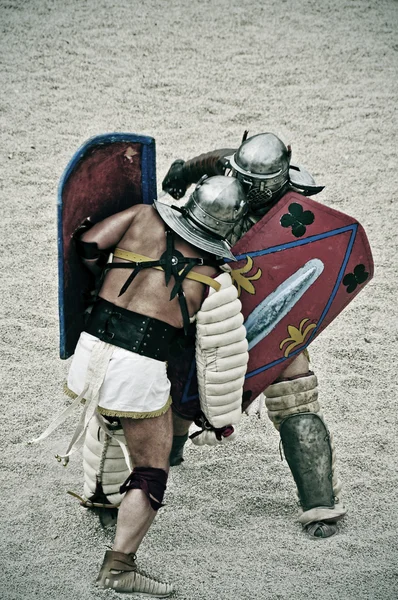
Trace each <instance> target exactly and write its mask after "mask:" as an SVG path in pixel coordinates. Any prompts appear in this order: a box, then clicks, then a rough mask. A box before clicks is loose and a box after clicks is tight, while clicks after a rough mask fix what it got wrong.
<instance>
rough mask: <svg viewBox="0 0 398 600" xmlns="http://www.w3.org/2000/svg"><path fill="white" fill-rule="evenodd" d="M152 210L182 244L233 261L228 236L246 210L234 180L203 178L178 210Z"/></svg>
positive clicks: (159, 204) (159, 207)
mask: <svg viewBox="0 0 398 600" xmlns="http://www.w3.org/2000/svg"><path fill="white" fill-rule="evenodd" d="M155 207H156V209H157V211H158V213H159V215H160V216H161V218H162V219H163V221H165V222H166V223H167V225H169V227H170V228H171V229H172V230H173V231H175V232H176V233H177V234H178V235H180V236H181V237H182V238H184V240H186V241H187V242H189V243H190V244H192V245H193V246H197V247H198V248H201V249H202V250H205V251H206V252H209V253H211V254H214V255H216V256H222V257H226V258H230V259H231V260H234V258H235V257H234V255H233V254H232V252H231V250H230V244H229V243H228V241H227V240H228V236H229V235H230V234H231V232H232V230H233V229H234V228H235V225H236V224H237V223H238V221H240V220H241V219H242V218H243V217H244V215H245V214H246V213H247V210H248V204H247V199H246V194H245V191H244V189H243V187H242V185H241V183H240V182H239V181H238V180H237V179H232V178H231V177H224V176H223V175H216V176H215V177H207V176H206V175H205V176H204V177H202V179H201V180H200V181H199V183H198V184H197V186H196V187H195V190H194V192H193V193H192V194H191V196H190V197H189V199H188V201H187V203H186V204H185V206H183V207H182V208H179V207H177V206H169V205H168V204H164V203H162V202H157V201H155Z"/></svg>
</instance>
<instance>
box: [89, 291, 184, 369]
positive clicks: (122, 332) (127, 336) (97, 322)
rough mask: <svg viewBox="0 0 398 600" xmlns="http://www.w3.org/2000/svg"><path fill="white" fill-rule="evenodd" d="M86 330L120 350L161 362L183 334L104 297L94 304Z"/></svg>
mask: <svg viewBox="0 0 398 600" xmlns="http://www.w3.org/2000/svg"><path fill="white" fill-rule="evenodd" d="M84 331H87V333H91V335H95V336H96V337H97V338H99V339H100V340H102V341H104V342H108V343H109V344H113V345H114V346H118V347H119V348H124V349H125V350H130V352H136V353H137V354H141V355H143V356H148V357H149V358H155V359H156V360H161V361H166V360H167V359H168V356H169V348H170V344H171V342H172V341H173V340H174V339H175V338H176V337H177V336H179V335H181V332H182V330H181V329H178V328H177V327H173V326H172V325H169V324H168V323H165V322H163V321H159V320H158V319H153V318H152V317H146V316H144V315H140V314H139V313H136V312H133V311H131V310H126V309H125V308H121V307H119V306H116V305H115V304H112V302H108V301H107V300H104V299H103V298H99V299H98V300H97V302H96V303H95V304H94V306H93V309H92V311H91V314H90V316H89V318H88V320H87V323H86V324H85V326H84Z"/></svg>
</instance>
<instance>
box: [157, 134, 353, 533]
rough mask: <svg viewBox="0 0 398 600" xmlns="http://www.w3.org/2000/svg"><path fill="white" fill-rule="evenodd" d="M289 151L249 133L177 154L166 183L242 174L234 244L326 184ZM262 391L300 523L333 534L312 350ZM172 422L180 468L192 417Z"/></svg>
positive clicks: (179, 187)
mask: <svg viewBox="0 0 398 600" xmlns="http://www.w3.org/2000/svg"><path fill="white" fill-rule="evenodd" d="M291 157H292V151H291V147H290V146H286V145H285V144H284V142H283V141H282V140H281V139H279V138H278V137H277V136H276V135H274V134H273V133H269V132H268V133H261V134H257V135H254V136H252V137H248V132H247V131H245V133H244V135H243V138H242V142H241V145H240V146H239V148H223V149H220V150H214V151H211V152H207V153H205V154H201V155H200V156H197V157H195V158H192V159H189V160H187V161H184V160H183V159H177V160H175V161H174V162H173V163H172V165H171V167H170V168H169V171H168V173H167V174H166V176H165V178H164V180H163V182H162V188H163V190H164V191H165V192H167V193H168V194H170V195H171V196H172V197H173V198H175V199H177V200H178V199H181V198H183V197H184V195H185V193H186V191H187V189H188V188H189V186H190V185H191V184H192V183H195V182H196V181H197V180H198V179H200V177H202V176H203V175H204V174H207V175H208V176H214V175H227V176H231V177H233V178H235V179H237V180H238V181H239V182H240V183H241V184H242V186H243V188H244V190H245V193H246V196H247V200H248V207H249V210H248V212H247V214H246V215H245V216H244V218H242V219H241V220H240V221H239V223H237V226H236V227H235V228H234V230H233V232H232V234H231V236H230V238H229V240H230V242H231V245H232V248H233V245H234V244H235V243H236V242H237V241H238V240H239V239H240V238H241V237H242V236H244V234H245V233H246V232H247V231H249V229H250V228H251V227H252V226H253V225H255V224H256V223H257V222H258V221H260V220H261V219H262V217H263V216H264V215H265V214H267V212H268V211H269V210H270V209H271V208H272V207H273V206H275V205H276V204H277V203H278V201H279V200H281V199H282V198H283V196H284V195H285V194H286V193H288V192H289V191H294V192H297V193H300V194H302V195H304V196H312V195H314V194H318V193H319V192H321V191H322V190H323V186H318V185H317V184H316V183H315V181H314V178H313V177H312V175H311V174H310V173H309V172H308V171H307V170H306V169H305V168H304V167H302V166H300V165H297V164H294V163H293V162H292V160H291ZM264 396H265V405H266V407H267V413H268V416H269V418H270V420H271V421H272V423H273V424H274V426H275V428H276V429H277V430H278V431H279V433H280V439H281V447H282V448H283V453H284V456H285V458H286V461H287V463H288V465H289V468H290V470H291V473H292V475H293V477H294V480H295V483H296V487H297V496H298V500H299V507H300V509H299V522H300V523H301V524H302V526H303V529H304V531H305V532H306V533H307V534H308V535H309V536H310V537H316V538H327V537H330V536H331V535H333V534H335V533H336V532H337V522H338V521H339V520H340V519H341V518H342V517H343V516H344V515H345V514H346V509H345V507H344V505H343V500H342V495H341V488H342V485H341V482H340V479H339V477H338V475H337V471H336V464H335V463H336V455H335V447H334V442H333V436H332V433H331V432H330V431H329V429H328V428H327V425H326V423H325V420H324V417H323V414H322V412H321V407H320V404H319V400H318V382H317V377H316V375H315V374H314V372H313V371H312V370H311V369H310V364H309V355H308V353H307V352H306V351H305V352H303V353H301V354H299V355H298V356H297V357H296V358H295V359H294V361H293V362H291V363H290V364H289V366H287V368H285V370H284V371H283V372H282V373H281V374H280V376H279V377H278V379H277V380H276V381H275V382H274V383H273V384H272V385H270V386H269V387H268V388H267V389H266V390H264ZM173 422H174V438H173V447H172V453H171V457H170V464H171V465H172V466H175V465H179V464H181V463H182V461H183V460H184V458H183V450H184V445H185V443H186V441H187V439H188V430H189V427H190V422H189V421H188V420H186V419H183V418H181V417H180V415H178V414H176V413H174V414H173Z"/></svg>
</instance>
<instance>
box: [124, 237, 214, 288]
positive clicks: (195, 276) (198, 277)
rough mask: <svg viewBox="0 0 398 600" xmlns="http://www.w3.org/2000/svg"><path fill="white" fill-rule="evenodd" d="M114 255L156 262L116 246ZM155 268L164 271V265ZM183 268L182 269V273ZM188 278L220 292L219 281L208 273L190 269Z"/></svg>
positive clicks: (129, 259) (130, 260)
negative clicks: (203, 273)
mask: <svg viewBox="0 0 398 600" xmlns="http://www.w3.org/2000/svg"><path fill="white" fill-rule="evenodd" d="M113 256H114V257H115V258H124V260H128V261H129V262H132V263H140V262H156V261H155V259H154V258H149V257H148V256H143V255H142V254H136V253H135V252H129V251H128V250H122V248H116V249H115V251H114V253H113ZM152 268H153V269H157V270H158V271H163V270H164V269H163V267H160V266H157V267H156V266H155V267H152ZM181 272H182V270H181V271H180V273H181ZM186 278H187V279H192V280H193V281H198V282H199V283H203V284H204V285H208V286H210V287H212V288H213V289H215V290H216V292H218V290H219V289H220V287H221V286H220V284H219V283H218V281H216V280H215V279H213V278H212V277H209V276H208V275H202V274H201V273H196V271H190V272H189V273H188V274H187V275H186Z"/></svg>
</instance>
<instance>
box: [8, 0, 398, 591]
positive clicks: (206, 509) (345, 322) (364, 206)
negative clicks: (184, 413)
mask: <svg viewBox="0 0 398 600" xmlns="http://www.w3.org/2000/svg"><path fill="white" fill-rule="evenodd" d="M0 24H1V36H0V61H1V74H0V126H1V132H2V144H1V149H0V194H1V198H0V207H1V208H0V211H1V219H0V227H1V237H0V245H1V250H2V285H1V297H2V298H1V300H2V301H1V363H2V368H1V371H2V384H1V391H2V400H1V402H2V414H3V419H2V422H3V429H2V430H3V433H2V436H1V441H0V444H1V456H2V461H1V481H2V484H1V497H2V500H3V513H2V519H1V525H0V530H1V538H2V548H3V549H2V557H1V559H0V561H1V569H0V590H1V592H0V596H1V598H3V599H4V600H22V599H24V600H25V599H26V600H31V599H40V600H54V599H57V600H69V599H70V598H82V599H84V600H94V599H101V598H109V599H110V598H116V597H117V595H116V594H115V593H114V592H104V591H98V590H96V588H95V587H94V586H93V580H94V579H95V577H96V574H97V571H98V568H99V565H100V563H101V560H102V556H103V552H104V550H105V549H106V547H107V546H108V545H109V544H110V543H111V541H112V532H111V531H107V532H103V530H102V529H101V527H100V526H99V523H98V521H97V520H96V518H95V517H94V516H93V515H91V514H90V513H88V512H86V511H85V510H83V509H81V508H80V507H79V505H78V503H77V502H75V501H73V499H72V498H70V497H69V496H67V495H66V493H65V492H66V490H74V491H76V492H81V491H82V468H81V460H80V459H79V457H78V456H76V457H75V458H74V459H73V460H72V461H71V463H70V465H69V466H68V468H67V469H63V468H62V467H61V466H60V465H59V464H58V463H57V462H56V461H55V459H54V458H53V456H54V454H55V453H56V452H58V451H60V450H63V449H64V448H65V445H66V442H67V440H68V436H69V435H70V433H71V430H72V423H67V424H65V426H64V427H62V428H61V429H59V430H58V431H57V432H56V433H55V434H54V435H53V436H52V437H50V438H48V439H47V440H46V441H45V442H44V443H43V444H42V445H40V446H36V447H32V446H27V445H26V440H28V439H31V438H32V437H35V436H37V435H38V434H39V433H40V432H41V431H42V430H43V428H44V427H45V426H46V424H47V423H48V422H49V420H50V418H51V417H52V416H53V415H55V414H56V413H58V412H59V411H60V410H62V409H63V408H64V407H65V406H67V404H68V402H69V400H68V399H67V398H66V397H65V396H64V394H63V381H64V378H65V374H66V372H67V369H68V362H67V361H66V362H62V361H60V360H59V358H58V315H57V236H56V193H57V184H58V181H59V178H60V176H61V174H62V172H63V169H64V168H65V166H66V164H67V162H68V161H69V159H70V158H71V156H72V155H73V153H74V152H75V151H76V150H77V148H78V147H79V146H80V145H81V144H82V143H83V142H84V141H85V140H86V139H87V138H89V137H91V136H93V135H96V134H99V133H103V132H112V131H130V132H134V133H140V134H147V135H151V136H153V137H154V138H155V139H156V144H157V173H158V183H159V182H160V181H161V180H162V178H163V177H164V175H165V173H166V171H167V168H168V166H169V164H170V162H171V161H172V160H173V159H175V158H178V157H181V158H185V159H187V158H189V157H191V156H194V155H195V154H199V153H201V152H205V151H207V150H210V149H213V148H217V147H235V146H237V145H238V144H239V142H240V139H241V136H242V133H243V130H244V129H249V131H250V133H251V134H255V133H260V132H264V131H273V132H275V133H277V134H279V135H280V136H281V137H282V138H283V139H284V141H285V142H286V143H290V144H291V145H292V148H293V156H294V159H295V160H296V161H297V162H299V163H302V164H303V165H305V166H306V167H307V168H308V169H309V170H310V171H311V172H312V173H313V175H314V176H315V178H316V180H317V181H318V182H319V183H322V184H324V185H325V186H326V189H325V190H324V191H323V192H322V194H321V195H320V196H318V199H319V201H320V202H323V203H325V204H327V205H329V206H332V207H334V208H337V209H339V210H341V211H345V212H347V213H348V214H351V215H352V216H354V217H355V218H357V219H358V220H359V221H360V222H361V223H362V224H363V226H364V227H365V229H366V231H367V234H368V237H369V240H370V243H371V246H372V250H373V254H374V260H375V277H374V279H373V281H372V282H370V283H369V285H368V286H367V287H366V289H365V290H364V291H363V292H362V293H361V294H360V295H359V296H358V297H357V298H356V300H355V301H354V302H353V303H352V304H351V305H350V306H349V307H348V309H347V310H346V311H345V312H344V313H343V314H342V315H340V317H339V318H338V319H337V320H336V321H334V323H333V324H332V325H331V326H330V327H329V328H328V329H327V330H326V331H325V332H324V333H323V335H321V336H320V337H319V339H318V340H316V341H315V342H314V344H313V345H312V351H311V355H312V360H313V369H314V370H315V371H316V373H317V375H318V378H319V382H320V400H321V403H322V406H323V412H324V414H325V417H326V419H327V422H328V425H329V426H330V428H331V430H332V431H333V432H334V436H335V442H336V447H337V461H338V462H337V466H338V469H339V471H340V474H341V478H342V479H343V481H344V497H345V502H346V504H347V506H348V509H349V513H348V516H347V517H346V519H345V520H344V521H343V522H342V523H341V525H340V531H339V534H338V535H336V536H335V537H333V538H331V539H329V540H326V541H322V540H317V541H314V540H310V539H307V538H306V537H305V535H304V534H303V533H302V532H301V527H300V525H299V524H298V523H297V520H296V510H297V507H296V498H295V493H294V485H293V480H292V478H291V476H290V474H289V471H288V467H287V465H286V462H281V460H280V456H279V451H278V435H277V432H276V431H275V430H274V429H273V426H272V424H271V423H270V422H269V421H268V419H267V417H266V416H265V415H264V417H263V418H262V419H257V418H256V417H246V418H244V419H243V422H242V425H241V428H240V431H241V435H240V437H239V440H238V441H237V442H236V443H234V444H231V445H230V446H227V447H225V448H218V449H213V450H211V449H196V448H194V447H192V446H189V447H188V448H187V451H186V462H185V464H184V465H183V466H182V467H180V468H177V469H173V471H172V475H171V478H170V484H169V489H168V493H167V498H166V501H167V505H166V507H165V508H164V509H163V510H162V511H161V512H160V513H159V518H158V520H157V521H156V522H155V525H154V526H153V528H152V529H151V530H150V532H149V534H148V536H147V538H146V539H145V540H144V543H143V545H142V548H141V549H140V552H139V561H140V565H141V566H142V567H143V568H145V569H146V570H148V571H149V572H151V573H153V574H155V575H157V576H159V577H163V578H165V579H166V580H168V581H173V582H174V584H175V586H176V589H177V591H176V594H175V597H176V598H178V599H181V600H230V599H231V598H232V597H234V598H239V599H240V600H254V599H265V598H270V599H272V600H275V599H288V598H295V599H296V600H335V599H338V600H365V599H366V600H393V599H395V598H397V596H398V569H397V557H398V552H397V546H398V542H397V529H398V511H397V510H396V505H397V500H398V499H397V484H398V482H397V468H396V463H397V404H396V398H397V361H396V359H397V342H398V329H397V323H398V302H397V269H396V261H397V235H396V233H397V227H398V218H397V208H396V204H397V197H396V196H397V192H396V190H397V178H396V173H397V167H396V165H397V147H398V140H397V111H396V101H397V75H398V73H397V71H398V69H397V67H398V64H397V51H398V37H397V25H398V5H397V3H396V2H394V1H393V0H374V1H370V0H362V1H360V0H330V1H328V2H325V3H321V2H318V1H316V0H303V2H300V3H299V2H294V1H293V0H285V1H281V2H271V0H263V2H258V1H257V2H253V0H240V1H239V2H238V1H237V0H229V2H226V1H225V0H219V1H218V2H216V1H215V0H207V1H206V0H203V1H202V2H192V0H191V1H189V0H170V1H167V2H166V1H165V0H160V1H159V2H155V1H154V0H143V1H142V2H134V1H132V0H129V1H127V0H113V1H105V0H97V1H96V2H95V1H94V0H84V1H81V2H78V1H77V0H63V1H62V2H61V1H60V0H30V1H23V0H9V1H6V0H0Z"/></svg>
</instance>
